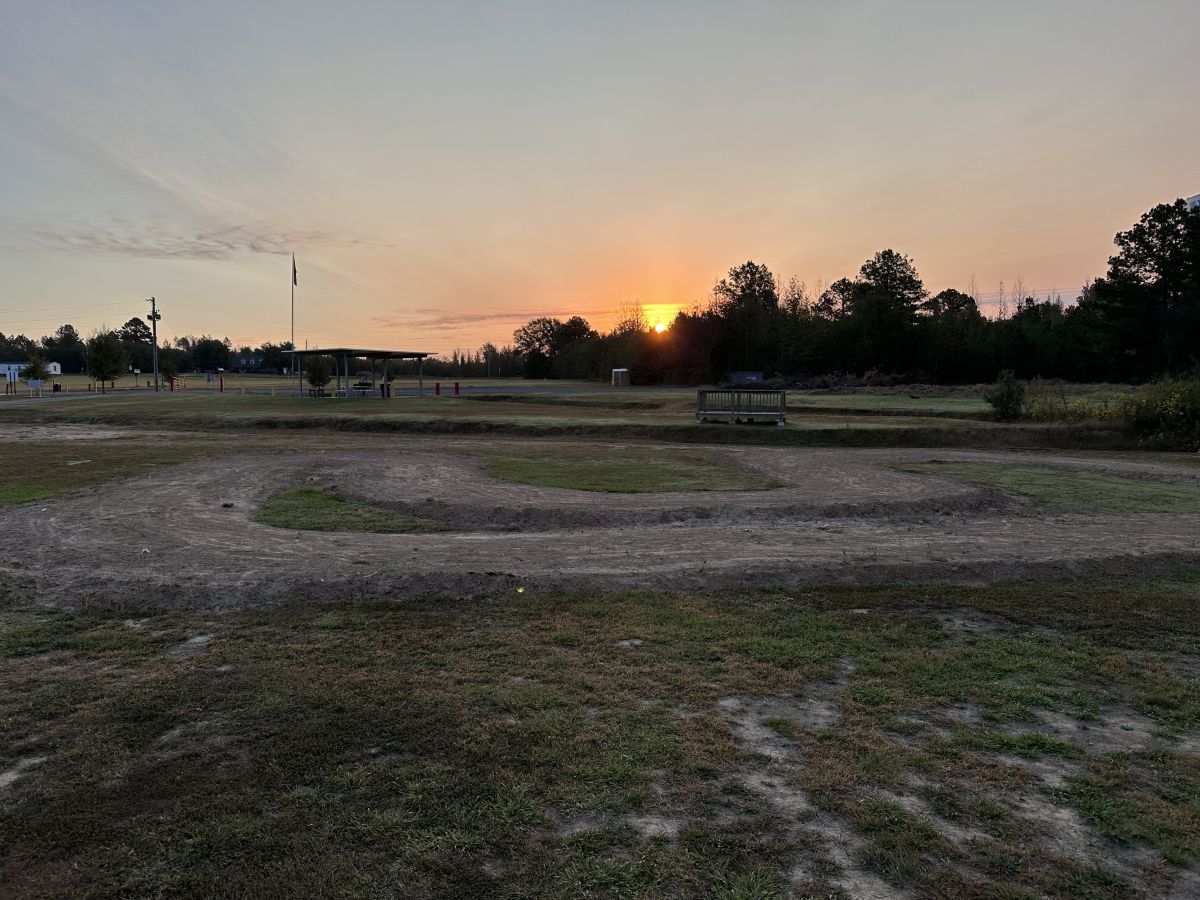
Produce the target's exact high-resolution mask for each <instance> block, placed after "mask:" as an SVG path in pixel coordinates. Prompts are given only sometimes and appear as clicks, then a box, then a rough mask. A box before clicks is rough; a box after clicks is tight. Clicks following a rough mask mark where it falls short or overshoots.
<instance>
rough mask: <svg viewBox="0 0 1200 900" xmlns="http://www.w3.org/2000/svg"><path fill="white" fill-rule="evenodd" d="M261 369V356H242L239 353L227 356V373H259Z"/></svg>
mask: <svg viewBox="0 0 1200 900" xmlns="http://www.w3.org/2000/svg"><path fill="white" fill-rule="evenodd" d="M262 367H263V358H262V357H261V356H243V355H241V354H240V353H230V354H229V365H228V366H226V367H225V368H226V371H229V372H242V373H243V374H244V373H246V372H261V371H262Z"/></svg>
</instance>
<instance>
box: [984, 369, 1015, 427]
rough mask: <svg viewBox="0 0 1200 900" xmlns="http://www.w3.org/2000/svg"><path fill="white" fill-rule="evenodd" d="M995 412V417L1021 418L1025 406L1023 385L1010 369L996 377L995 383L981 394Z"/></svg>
mask: <svg viewBox="0 0 1200 900" xmlns="http://www.w3.org/2000/svg"><path fill="white" fill-rule="evenodd" d="M983 399H984V400H986V401H987V402H988V403H989V404H990V405H991V407H992V409H993V410H994V411H995V413H996V418H997V419H1003V420H1004V421H1012V420H1013V419H1019V418H1021V412H1022V411H1023V410H1024V407H1025V385H1023V384H1021V382H1019V381H1018V380H1017V376H1016V375H1014V374H1013V373H1012V370H1011V369H1005V370H1004V371H1003V372H1001V373H1000V375H999V377H997V378H996V385H995V387H993V388H992V389H991V390H990V391H987V392H986V393H985V394H984V395H983Z"/></svg>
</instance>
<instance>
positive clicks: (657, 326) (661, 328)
mask: <svg viewBox="0 0 1200 900" xmlns="http://www.w3.org/2000/svg"><path fill="white" fill-rule="evenodd" d="M654 330H655V331H657V332H658V333H659V334H662V333H663V332H664V331H666V330H667V323H666V322H658V323H656V324H655V326H654Z"/></svg>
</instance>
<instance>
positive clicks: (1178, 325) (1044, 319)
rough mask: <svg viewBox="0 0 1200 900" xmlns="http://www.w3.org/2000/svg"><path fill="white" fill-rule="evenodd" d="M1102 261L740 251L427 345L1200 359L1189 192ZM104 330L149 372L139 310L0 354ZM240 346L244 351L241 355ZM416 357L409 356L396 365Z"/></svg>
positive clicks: (649, 353) (1059, 373)
mask: <svg viewBox="0 0 1200 900" xmlns="http://www.w3.org/2000/svg"><path fill="white" fill-rule="evenodd" d="M1115 244H1116V251H1117V252H1116V253H1114V254H1113V256H1111V257H1110V259H1109V261H1108V270H1107V272H1106V274H1105V275H1104V276H1103V277H1101V278H1097V279H1095V280H1094V281H1092V282H1090V283H1088V284H1086V285H1084V287H1083V288H1082V290H1081V291H1080V293H1079V295H1078V297H1077V298H1076V299H1075V300H1074V301H1072V302H1064V301H1063V300H1062V299H1061V298H1060V297H1048V298H1041V299H1039V298H1037V297H1035V296H1032V295H1028V294H1026V293H1025V292H1024V291H1022V290H1021V289H1020V285H1019V283H1018V285H1017V286H1016V288H1015V289H1014V291H1013V297H1012V303H1011V308H1001V309H1000V310H999V311H998V314H997V315H996V316H994V317H992V318H988V317H987V316H985V315H984V314H983V312H982V311H981V310H980V307H979V303H978V298H977V296H976V293H975V291H973V290H966V291H963V290H959V289H957V288H946V289H944V290H941V291H939V292H937V293H931V292H930V291H929V290H928V289H927V288H926V286H925V284H924V282H923V280H922V279H921V276H920V274H919V272H918V271H917V267H916V265H915V263H914V262H913V260H912V259H910V258H909V257H908V256H906V255H904V254H902V253H899V252H897V251H895V250H892V249H887V250H881V251H879V252H878V253H876V254H875V255H874V256H872V257H871V258H870V259H868V260H867V261H866V262H864V263H863V265H862V266H861V267H860V269H859V270H858V272H857V273H856V274H855V275H854V276H852V277H845V278H841V279H839V280H837V281H835V282H834V283H833V284H831V285H829V286H828V287H826V288H822V289H820V290H817V291H811V292H810V290H809V289H808V287H807V286H806V285H805V284H804V283H803V282H801V281H798V280H796V279H791V280H789V281H788V282H787V283H786V284H785V285H783V286H782V287H781V286H780V285H779V283H778V280H777V279H776V276H775V275H774V273H772V272H771V271H770V269H768V268H767V266H765V265H762V264H760V263H756V262H754V261H748V262H745V263H742V264H741V265H738V266H735V267H733V268H732V269H730V270H729V274H728V275H727V276H726V277H724V278H722V279H720V280H719V281H717V283H716V284H715V285H714V287H713V290H712V294H711V296H710V297H709V298H707V299H706V301H705V302H703V303H697V304H696V305H695V306H693V307H692V308H691V309H688V310H683V311H680V312H679V313H678V314H677V315H676V316H675V319H674V321H673V322H672V323H671V324H670V327H669V328H668V329H667V330H666V331H665V332H662V333H660V332H658V331H656V330H655V329H654V328H651V327H650V323H649V322H648V321H647V320H646V317H645V315H644V313H643V311H642V310H641V308H640V307H638V306H637V305H627V306H625V307H622V309H621V310H619V314H618V316H617V323H616V324H615V325H614V326H613V327H612V329H610V330H609V331H607V332H600V331H598V330H596V329H594V328H592V326H591V325H590V324H589V323H588V322H587V320H586V319H584V318H582V317H581V316H571V317H569V318H566V319H559V318H554V317H539V318H536V319H532V320H531V321H529V322H527V323H526V324H525V325H522V326H521V327H520V328H518V329H517V330H516V331H515V332H514V333H513V343H512V344H511V345H509V346H505V347H497V346H496V345H494V344H490V343H489V344H485V345H484V346H483V347H481V348H479V349H478V350H475V351H461V350H455V351H454V352H453V353H452V354H451V355H450V356H449V357H443V358H437V359H428V360H426V361H425V364H424V368H425V372H426V373H427V374H429V375H431V376H434V377H455V376H460V377H484V376H488V375H492V376H502V377H514V376H524V377H526V378H578V379H607V377H608V375H609V373H610V371H611V370H612V369H614V368H628V369H630V370H631V371H632V373H633V378H634V381H635V382H637V383H675V384H698V383H706V382H714V381H720V380H723V379H724V378H726V377H727V376H728V375H729V374H730V373H733V372H738V371H754V372H763V373H764V374H765V375H766V376H767V377H776V378H780V379H785V380H786V379H804V378H811V377H818V376H829V375H845V376H853V377H867V378H870V377H877V378H885V379H891V380H894V381H897V382H902V381H909V382H929V383H977V382H990V381H993V380H995V378H996V376H997V375H998V373H1000V372H1002V371H1010V372H1013V373H1015V375H1016V376H1017V377H1020V378H1034V377H1042V378H1062V379H1069V380H1075V381H1144V380H1148V379H1152V378H1155V377H1158V376H1162V375H1177V374H1185V373H1188V372H1193V371H1195V370H1196V369H1197V367H1198V366H1200V209H1194V210H1189V209H1188V207H1187V204H1186V203H1185V202H1184V201H1183V200H1177V201H1175V202H1174V203H1164V204H1160V205H1158V206H1155V207H1154V208H1153V209H1151V210H1149V211H1148V212H1146V213H1145V214H1144V215H1142V216H1141V218H1140V219H1139V220H1138V222H1137V223H1136V224H1135V225H1134V226H1133V227H1132V228H1130V229H1129V230H1128V231H1122V232H1119V233H1118V234H1117V235H1116V238H1115ZM98 339H100V344H98V345H97V346H103V347H105V348H107V350H106V351H104V353H105V354H106V355H107V356H111V355H114V354H115V355H116V356H117V359H115V360H112V361H109V362H106V366H107V368H109V369H111V368H113V366H114V365H115V364H116V363H123V366H122V367H121V368H119V371H117V372H116V374H117V375H120V374H123V373H124V372H126V371H128V370H129V369H130V368H134V369H140V370H141V371H142V372H149V371H150V369H151V354H152V350H153V348H152V337H151V329H150V327H149V326H148V325H147V324H146V323H145V322H144V321H143V320H142V319H140V318H137V317H134V318H132V319H130V320H129V321H128V322H126V323H125V324H124V325H123V326H121V328H119V329H116V330H115V331H109V330H105V329H101V330H100V331H99V332H96V333H95V334H93V335H92V336H91V338H89V339H88V340H84V339H83V338H82V337H81V336H80V335H79V333H78V332H77V331H76V330H75V328H74V327H73V326H71V325H69V324H68V325H63V326H61V327H60V328H58V329H57V330H56V331H55V332H54V334H52V335H48V336H45V337H43V338H42V339H41V340H40V341H34V340H31V339H29V338H27V337H25V336H24V335H16V336H13V337H6V336H5V335H4V334H3V333H0V360H5V361H8V360H11V361H23V360H28V359H31V358H34V357H40V358H42V359H44V360H46V361H49V362H58V363H60V364H61V365H62V369H63V371H64V372H82V371H90V372H92V374H93V375H94V374H95V372H94V369H95V366H96V363H97V361H98V357H97V350H96V349H95V348H92V346H91V345H92V344H93V343H94V342H96V341H97V340H98ZM290 349H291V344H290V343H288V342H286V341H283V342H278V343H271V342H267V343H264V344H262V345H261V346H259V347H254V348H251V347H240V348H235V347H234V346H233V344H232V343H231V342H230V341H229V339H228V338H225V339H218V338H215V337H212V336H210V335H204V336H201V337H194V336H186V337H181V338H176V339H175V340H174V341H172V342H165V343H163V344H162V345H161V347H160V350H159V365H160V369H161V371H162V372H163V373H164V374H166V375H171V374H174V373H175V372H190V371H201V372H215V371H217V370H221V369H224V370H229V369H237V368H248V369H252V370H254V371H265V372H282V371H284V370H285V369H286V368H287V366H288V357H287V356H286V351H287V350H290ZM246 360H249V361H250V363H251V364H250V365H249V366H239V365H238V363H239V362H243V361H246ZM393 373H394V374H398V375H407V374H414V373H415V363H412V362H405V363H396V364H394V365H393Z"/></svg>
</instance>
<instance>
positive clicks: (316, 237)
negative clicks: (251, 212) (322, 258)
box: [0, 220, 387, 260]
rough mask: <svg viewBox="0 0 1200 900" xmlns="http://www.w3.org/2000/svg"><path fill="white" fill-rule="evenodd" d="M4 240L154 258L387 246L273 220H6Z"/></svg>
mask: <svg viewBox="0 0 1200 900" xmlns="http://www.w3.org/2000/svg"><path fill="white" fill-rule="evenodd" d="M0 242H3V243H4V244H5V245H7V246H9V247H11V248H13V249H18V250H44V251H59V252H69V253H96V254H113V255H120V256H138V257H147V258H151V259H209V260H219V259H229V258H231V257H233V256H235V255H237V254H240V253H268V254H280V253H291V252H292V251H295V250H304V249H312V248H326V249H328V248H344V247H355V246H372V247H386V246H387V245H386V244H384V243H383V242H382V241H380V240H379V239H377V238H374V237H371V236H367V235H360V234H351V233H349V232H342V231H331V230H323V229H277V228H274V227H272V226H270V225H239V224H234V225H213V226H207V227H201V228H197V227H192V228H184V227H181V226H179V225H176V224H161V225H133V224H130V223H126V222H121V221H118V220H114V221H111V222H108V223H107V224H105V225H100V226H95V227H87V226H71V227H62V226H58V225H50V224H45V223H37V222H26V223H21V222H0Z"/></svg>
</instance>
